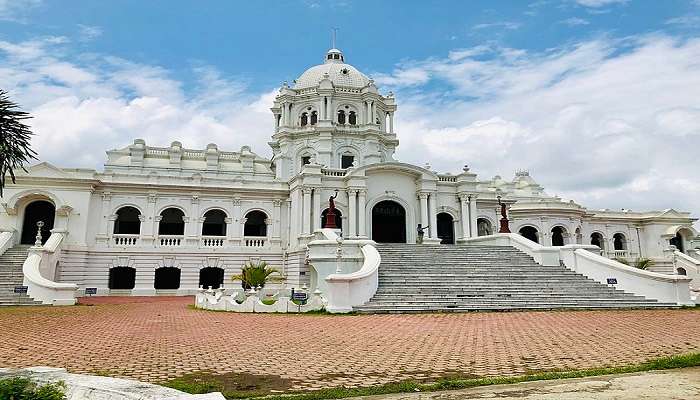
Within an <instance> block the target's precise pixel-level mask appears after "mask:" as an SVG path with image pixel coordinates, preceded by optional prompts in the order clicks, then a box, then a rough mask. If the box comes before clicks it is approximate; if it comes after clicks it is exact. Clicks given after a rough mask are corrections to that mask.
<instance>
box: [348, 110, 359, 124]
mask: <svg viewBox="0 0 700 400" xmlns="http://www.w3.org/2000/svg"><path fill="white" fill-rule="evenodd" d="M348 123H349V124H350V125H357V114H355V111H350V114H348Z"/></svg>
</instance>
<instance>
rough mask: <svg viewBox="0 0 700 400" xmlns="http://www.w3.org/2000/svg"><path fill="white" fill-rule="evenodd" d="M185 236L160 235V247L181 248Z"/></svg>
mask: <svg viewBox="0 0 700 400" xmlns="http://www.w3.org/2000/svg"><path fill="white" fill-rule="evenodd" d="M184 240H185V237H184V236H183V235H159V236H158V246H160V247H180V246H181V245H182V243H183V242H184Z"/></svg>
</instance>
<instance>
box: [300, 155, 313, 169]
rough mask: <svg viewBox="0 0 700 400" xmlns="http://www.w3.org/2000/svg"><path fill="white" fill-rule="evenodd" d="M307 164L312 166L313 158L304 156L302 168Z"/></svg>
mask: <svg viewBox="0 0 700 400" xmlns="http://www.w3.org/2000/svg"><path fill="white" fill-rule="evenodd" d="M306 164H311V156H304V157H302V158H301V166H302V167H303V166H304V165H306Z"/></svg>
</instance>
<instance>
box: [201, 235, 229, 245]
mask: <svg viewBox="0 0 700 400" xmlns="http://www.w3.org/2000/svg"><path fill="white" fill-rule="evenodd" d="M225 243H226V237H225V236H202V238H201V239H200V244H201V246H202V247H224V244H225Z"/></svg>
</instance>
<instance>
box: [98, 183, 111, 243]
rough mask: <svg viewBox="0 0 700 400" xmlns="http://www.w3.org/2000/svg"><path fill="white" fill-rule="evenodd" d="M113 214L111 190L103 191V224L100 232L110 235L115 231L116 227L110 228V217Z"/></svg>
mask: <svg viewBox="0 0 700 400" xmlns="http://www.w3.org/2000/svg"><path fill="white" fill-rule="evenodd" d="M111 215H112V194H111V193H110V192H104V193H102V224H101V226H100V233H101V234H103V235H105V236H108V235H111V234H112V232H114V228H113V227H112V229H111V230H110V229H109V228H110V225H111V224H110V220H109V217H110V216H111Z"/></svg>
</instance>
